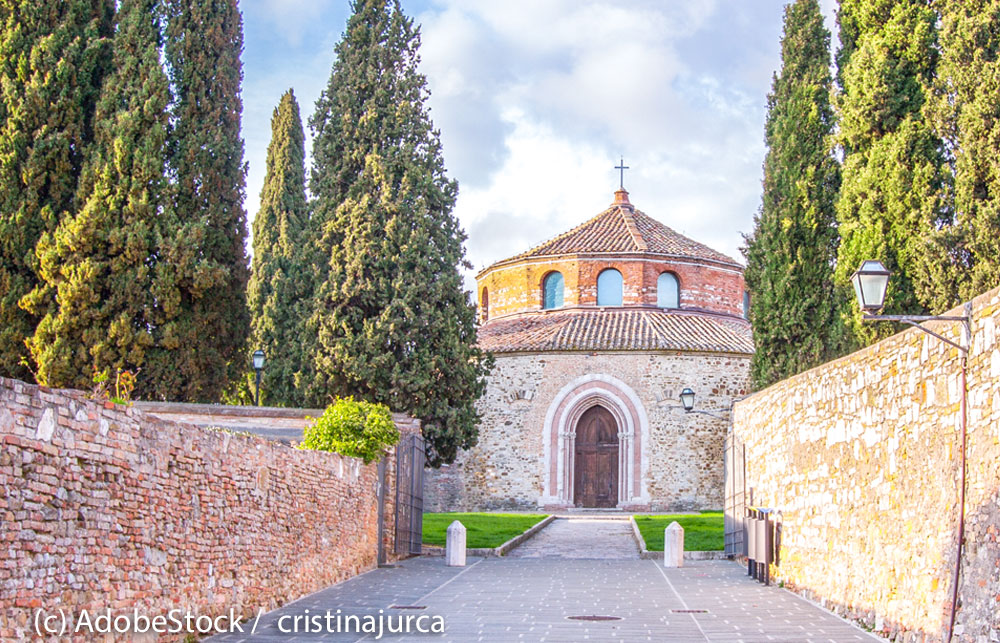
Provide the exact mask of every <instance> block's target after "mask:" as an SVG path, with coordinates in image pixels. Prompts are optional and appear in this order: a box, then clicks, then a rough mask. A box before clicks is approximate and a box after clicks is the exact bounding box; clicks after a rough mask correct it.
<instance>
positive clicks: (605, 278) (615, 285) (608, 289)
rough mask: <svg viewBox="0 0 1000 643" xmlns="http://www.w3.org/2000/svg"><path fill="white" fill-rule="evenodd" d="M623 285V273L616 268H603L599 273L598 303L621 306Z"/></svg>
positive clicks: (600, 304) (599, 304)
mask: <svg viewBox="0 0 1000 643" xmlns="http://www.w3.org/2000/svg"><path fill="white" fill-rule="evenodd" d="M622 285H623V280H622V273H620V272H618V271H617V270H615V269H614V268H608V269H607V270H602V271H601V274H599V275H597V305H598V306H621V305H622Z"/></svg>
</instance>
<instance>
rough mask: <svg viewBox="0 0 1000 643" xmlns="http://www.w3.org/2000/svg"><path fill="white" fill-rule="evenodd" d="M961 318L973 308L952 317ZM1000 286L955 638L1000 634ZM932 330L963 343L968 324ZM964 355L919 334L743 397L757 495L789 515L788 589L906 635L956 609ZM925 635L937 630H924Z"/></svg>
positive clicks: (744, 432) (976, 337)
mask: <svg viewBox="0 0 1000 643" xmlns="http://www.w3.org/2000/svg"><path fill="white" fill-rule="evenodd" d="M952 314H961V309H957V310H955V311H952ZM998 325H1000V290H993V291H991V292H989V293H987V294H985V295H983V296H981V297H979V298H977V299H976V300H975V301H974V302H973V322H972V350H971V352H970V355H969V360H968V451H967V453H968V483H967V485H968V486H967V489H968V497H967V501H966V547H965V553H964V557H963V576H962V580H961V582H960V596H961V598H960V608H959V611H958V612H957V615H956V616H957V623H958V626H957V628H956V633H959V632H960V633H961V636H960V637H956V640H959V639H960V640H963V641H976V642H977V643H978V642H980V641H982V642H986V641H996V640H998V639H1000V346H998V340H997V327H998ZM930 328H932V329H933V330H935V331H936V332H938V333H941V334H944V335H945V336H947V337H949V338H952V339H958V325H957V324H955V325H950V324H947V323H939V322H935V323H932V324H930ZM959 373H960V355H959V351H958V350H957V349H954V348H951V347H949V346H948V345H947V344H945V343H943V342H941V341H939V340H937V339H935V338H933V337H931V336H929V335H927V334H925V333H923V332H921V331H919V330H916V329H911V330H908V331H906V332H903V333H900V334H898V335H895V336H893V337H891V338H889V339H886V340H884V341H882V342H880V343H878V344H875V345H873V346H870V347H868V348H866V349H864V350H861V351H858V352H857V353H854V354H852V355H849V356H847V357H844V358H842V359H839V360H836V361H834V362H830V363H828V364H826V365H824V366H821V367H819V368H816V369H813V370H811V371H807V372H805V373H802V374H801V375H798V376H796V377H793V378H790V379H788V380H785V381H784V382H781V383H779V384H776V385H774V386H772V387H770V388H768V389H766V390H764V391H761V392H760V393H757V394H756V395H754V396H753V397H750V398H749V399H747V400H745V401H742V402H739V403H738V404H737V405H736V411H735V432H736V435H737V436H738V437H740V438H742V439H743V440H744V441H745V444H746V462H747V471H746V475H747V486H748V487H752V488H753V492H754V499H755V503H756V504H757V505H760V506H769V507H773V508H776V509H779V510H780V511H781V512H782V536H781V557H780V564H779V565H778V566H777V567H776V568H775V570H774V571H775V573H776V575H777V577H778V578H779V579H780V580H783V581H784V582H785V584H786V586H790V587H793V588H795V589H796V590H798V591H800V592H802V593H804V594H807V595H810V596H812V597H814V598H816V599H817V600H820V601H822V602H824V603H825V604H826V605H827V606H828V607H832V608H834V609H836V610H837V611H838V612H840V613H842V614H845V615H849V616H852V617H854V618H857V619H860V620H862V621H863V622H865V623H867V624H868V625H870V626H873V627H874V628H876V629H877V630H879V631H881V632H882V633H885V634H888V635H891V636H898V638H900V639H903V640H940V637H941V635H942V631H943V630H944V628H946V627H947V619H948V615H949V612H950V597H951V589H952V581H951V578H952V573H953V567H954V564H955V554H956V542H957V541H956V531H957V518H958V489H959V478H960V474H959V470H960V468H959V467H960V465H959V461H960V448H961V447H960V440H959V434H960V433H959V418H960V415H959V411H960V405H959V399H960V390H961V388H960V375H959ZM920 637H926V638H924V639H921V638H920Z"/></svg>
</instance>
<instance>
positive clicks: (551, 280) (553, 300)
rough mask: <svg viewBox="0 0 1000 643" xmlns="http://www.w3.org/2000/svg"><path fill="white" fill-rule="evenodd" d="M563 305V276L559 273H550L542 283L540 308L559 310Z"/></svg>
mask: <svg viewBox="0 0 1000 643" xmlns="http://www.w3.org/2000/svg"><path fill="white" fill-rule="evenodd" d="M562 305H563V276H562V273H561V272H550V273H549V274H547V275H545V280H544V281H543V282H542V308H544V309H546V310H548V309H549V308H559V307H561V306H562Z"/></svg>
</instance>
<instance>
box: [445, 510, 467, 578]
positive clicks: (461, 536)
mask: <svg viewBox="0 0 1000 643" xmlns="http://www.w3.org/2000/svg"><path fill="white" fill-rule="evenodd" d="M444 559H445V563H444V564H445V565H447V566H448V567H465V525H463V524H462V523H460V522H458V521H457V520H456V521H455V522H453V523H451V524H450V525H448V536H447V538H446V540H445V550H444Z"/></svg>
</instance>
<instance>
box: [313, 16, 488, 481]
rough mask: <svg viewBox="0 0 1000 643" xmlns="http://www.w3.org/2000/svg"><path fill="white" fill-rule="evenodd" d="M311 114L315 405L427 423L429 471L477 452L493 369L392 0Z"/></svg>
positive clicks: (449, 189)
mask: <svg viewBox="0 0 1000 643" xmlns="http://www.w3.org/2000/svg"><path fill="white" fill-rule="evenodd" d="M352 8H353V15H352V16H351V18H350V20H349V22H348V25H347V32H346V33H345V35H344V38H343V40H341V42H340V43H339V44H338V45H337V48H336V53H337V60H336V62H335V64H334V67H333V72H332V75H331V77H330V83H329V85H328V87H327V89H326V90H325V91H324V93H323V95H322V96H321V97H320V99H319V101H318V102H317V104H316V114H315V115H314V116H313V118H312V120H311V122H310V124H311V125H312V128H313V130H314V132H315V135H316V136H315V142H314V146H313V156H314V162H315V165H314V168H313V172H312V179H311V190H312V192H313V194H314V195H315V198H316V203H315V209H314V213H313V222H312V224H313V230H314V234H316V235H317V236H318V237H319V240H318V252H317V257H318V258H317V259H316V261H317V267H316V273H317V274H318V275H319V276H320V279H321V283H320V286H319V289H318V293H317V302H318V309H317V311H316V314H315V316H314V318H313V324H314V326H315V327H316V328H317V331H318V346H317V349H316V351H317V359H316V366H317V370H318V374H319V377H318V378H317V381H318V383H319V388H318V389H317V390H314V391H313V393H312V396H313V400H314V403H325V402H327V401H328V400H329V396H331V395H336V394H354V395H358V396H360V397H363V398H367V399H369V400H372V401H377V402H384V403H386V404H388V405H389V406H390V407H392V408H394V409H398V410H400V411H407V412H410V413H412V414H413V415H415V416H416V417H419V418H420V419H421V420H423V423H424V436H425V437H426V438H427V439H428V442H429V456H430V461H431V463H432V464H439V463H441V462H450V461H452V460H453V459H454V457H455V455H456V453H457V451H458V449H459V448H465V447H469V446H471V445H473V444H474V443H475V440H476V435H477V428H476V423H477V421H478V416H477V414H476V411H475V406H474V403H475V401H476V399H477V398H478V397H479V396H480V395H481V394H482V391H483V388H484V385H485V374H486V372H487V371H488V361H489V360H488V358H487V356H485V355H483V354H482V353H481V352H480V351H479V349H478V348H476V347H475V341H476V334H475V313H474V307H473V305H472V303H471V301H470V300H469V296H468V293H466V292H464V291H463V289H462V278H461V275H460V274H459V266H462V265H467V263H466V262H465V260H464V258H463V249H462V242H463V241H464V239H465V235H464V233H463V232H462V230H461V228H460V226H459V224H458V221H457V220H456V218H455V217H454V216H453V215H452V214H451V210H452V208H453V207H454V203H455V197H456V193H457V185H456V183H455V182H454V181H452V180H449V179H448V178H447V177H446V176H445V170H444V162H443V160H442V157H441V142H440V137H439V134H438V132H437V131H435V130H434V129H433V125H432V124H431V120H430V117H429V115H428V112H427V108H426V107H425V104H424V103H425V101H426V98H427V90H426V81H425V79H424V77H423V76H422V75H421V74H419V73H418V72H417V63H418V60H419V57H418V48H419V45H420V38H419V32H418V30H417V29H416V28H415V27H414V26H413V22H412V20H410V19H409V18H407V17H406V16H404V15H403V13H402V11H401V9H400V7H399V3H398V1H397V0H356V1H355V2H354V3H353V5H352Z"/></svg>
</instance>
